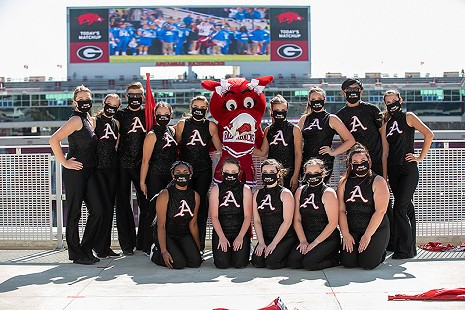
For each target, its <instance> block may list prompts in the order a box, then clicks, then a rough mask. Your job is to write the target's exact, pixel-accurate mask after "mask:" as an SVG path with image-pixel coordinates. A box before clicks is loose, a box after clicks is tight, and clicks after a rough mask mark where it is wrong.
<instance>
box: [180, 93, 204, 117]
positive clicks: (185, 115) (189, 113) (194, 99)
mask: <svg viewBox="0 0 465 310" xmlns="http://www.w3.org/2000/svg"><path fill="white" fill-rule="evenodd" d="M194 101H204V102H205V103H206V104H207V108H208V105H209V103H208V99H207V97H205V96H201V95H198V96H194V97H192V99H191V100H190V104H189V106H192V105H193V104H194ZM190 117H192V113H191V112H186V113H183V115H182V118H183V119H186V118H190ZM206 117H207V116H206V115H205V118H206Z"/></svg>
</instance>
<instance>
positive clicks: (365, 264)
mask: <svg viewBox="0 0 465 310" xmlns="http://www.w3.org/2000/svg"><path fill="white" fill-rule="evenodd" d="M379 264H380V262H376V261H375V260H366V261H361V262H360V267H361V268H363V269H366V270H372V269H375V268H376V267H378V266H379Z"/></svg>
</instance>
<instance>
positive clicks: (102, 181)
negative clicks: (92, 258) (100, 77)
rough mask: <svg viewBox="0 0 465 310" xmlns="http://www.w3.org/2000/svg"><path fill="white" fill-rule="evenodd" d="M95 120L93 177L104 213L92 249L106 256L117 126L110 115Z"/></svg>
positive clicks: (115, 181) (115, 173) (115, 184)
mask: <svg viewBox="0 0 465 310" xmlns="http://www.w3.org/2000/svg"><path fill="white" fill-rule="evenodd" d="M95 122H96V127H95V134H96V135H97V138H98V144H97V170H96V173H95V177H96V179H97V182H98V184H99V187H100V197H101V199H102V205H103V209H104V211H103V212H104V213H103V216H102V223H101V225H100V227H99V231H98V233H97V235H98V237H97V240H96V243H95V246H94V250H95V252H96V253H97V256H99V257H106V256H107V255H108V254H109V252H110V245H111V228H112V226H113V214H114V206H115V199H116V188H117V187H118V154H117V152H116V143H117V141H118V126H117V125H116V121H115V120H114V119H113V118H112V117H106V116H105V115H103V114H100V115H98V116H97V117H96V118H95Z"/></svg>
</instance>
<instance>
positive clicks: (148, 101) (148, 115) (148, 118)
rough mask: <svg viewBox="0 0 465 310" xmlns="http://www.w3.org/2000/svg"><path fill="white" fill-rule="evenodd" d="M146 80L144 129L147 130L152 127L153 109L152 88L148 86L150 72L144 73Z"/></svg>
mask: <svg viewBox="0 0 465 310" xmlns="http://www.w3.org/2000/svg"><path fill="white" fill-rule="evenodd" d="M146 76H147V81H146V83H145V92H146V93H147V94H146V96H145V129H146V130H147V132H148V131H149V130H150V129H152V127H153V118H154V117H153V109H154V108H155V99H154V98H153V94H152V89H151V88H150V73H146Z"/></svg>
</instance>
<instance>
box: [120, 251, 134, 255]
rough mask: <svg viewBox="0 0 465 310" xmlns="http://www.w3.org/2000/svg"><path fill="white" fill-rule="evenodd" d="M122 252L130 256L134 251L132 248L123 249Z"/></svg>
mask: <svg viewBox="0 0 465 310" xmlns="http://www.w3.org/2000/svg"><path fill="white" fill-rule="evenodd" d="M123 254H124V255H126V256H132V255H134V251H133V250H123Z"/></svg>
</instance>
